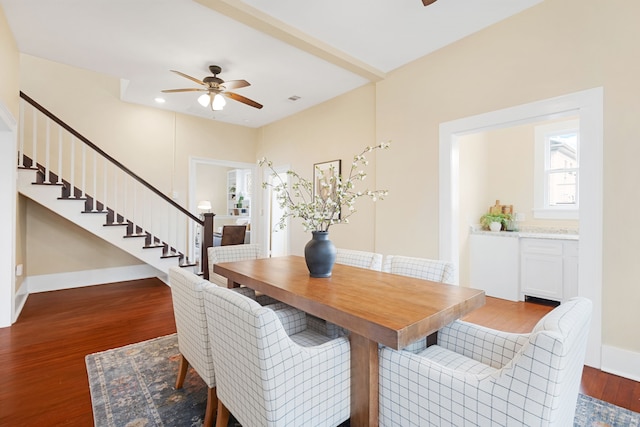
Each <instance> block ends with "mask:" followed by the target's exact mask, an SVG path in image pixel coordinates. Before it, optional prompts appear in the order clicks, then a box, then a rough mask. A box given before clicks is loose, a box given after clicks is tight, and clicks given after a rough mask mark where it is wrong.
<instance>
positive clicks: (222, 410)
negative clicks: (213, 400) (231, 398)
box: [216, 399, 229, 426]
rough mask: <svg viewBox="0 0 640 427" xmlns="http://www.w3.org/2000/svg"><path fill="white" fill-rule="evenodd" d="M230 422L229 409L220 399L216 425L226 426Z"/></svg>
mask: <svg viewBox="0 0 640 427" xmlns="http://www.w3.org/2000/svg"><path fill="white" fill-rule="evenodd" d="M227 424H229V410H228V409H227V407H226V406H224V403H222V400H220V399H218V417H217V419H216V426H226V425H227Z"/></svg>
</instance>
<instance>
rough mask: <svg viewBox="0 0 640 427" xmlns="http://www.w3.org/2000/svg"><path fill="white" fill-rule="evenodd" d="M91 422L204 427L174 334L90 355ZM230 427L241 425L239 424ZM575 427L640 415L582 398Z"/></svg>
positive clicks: (631, 423)
mask: <svg viewBox="0 0 640 427" xmlns="http://www.w3.org/2000/svg"><path fill="white" fill-rule="evenodd" d="M86 363H87V372H88V375H89V387H90V389H91V403H92V406H93V419H94V423H95V425H96V426H97V427H107V426H108V427H154V426H172V427H174V426H175V427H178V426H185V427H187V426H188V427H191V426H192V427H200V426H201V425H202V418H203V415H204V409H205V406H206V399H207V390H206V385H205V383H204V382H203V381H202V380H201V379H200V377H199V376H198V374H196V373H195V372H194V371H193V369H191V368H190V369H189V372H188V373H187V378H186V379H185V382H184V386H183V388H182V389H181V390H176V389H175V388H174V385H175V380H176V374H177V372H178V364H179V360H178V341H177V339H176V335H175V334H173V335H167V336H165V337H160V338H155V339H152V340H149V341H143V342H140V343H136V344H131V345H128V346H125V347H121V348H116V349H113V350H107V351H103V352H101V353H95V354H90V355H88V356H87V357H86ZM229 426H239V424H237V422H236V421H235V420H233V419H232V420H231V421H230V422H229ZM574 426H576V427H640V414H639V413H636V412H631V411H629V410H626V409H623V408H620V407H618V406H615V405H611V404H609V403H606V402H603V401H601V400H598V399H594V398H592V397H589V396H584V395H582V394H581V395H580V396H579V398H578V407H577V409H576V417H575V424H574Z"/></svg>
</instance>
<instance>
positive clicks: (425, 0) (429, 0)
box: [422, 0, 436, 6]
mask: <svg viewBox="0 0 640 427" xmlns="http://www.w3.org/2000/svg"><path fill="white" fill-rule="evenodd" d="M435 2H436V0H422V4H423V5H425V6H429V5H430V4H432V3H435Z"/></svg>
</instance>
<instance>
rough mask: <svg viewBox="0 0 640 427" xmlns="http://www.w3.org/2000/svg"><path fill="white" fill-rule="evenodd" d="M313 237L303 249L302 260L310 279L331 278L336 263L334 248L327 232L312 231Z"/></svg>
mask: <svg viewBox="0 0 640 427" xmlns="http://www.w3.org/2000/svg"><path fill="white" fill-rule="evenodd" d="M311 234H312V235H313V237H312V238H311V240H309V242H307V244H306V245H305V247H304V259H305V261H306V262H307V268H308V269H309V275H310V276H311V277H331V270H333V264H334V263H335V262H336V247H335V245H334V244H333V242H332V241H331V240H329V232H328V231H312V232H311Z"/></svg>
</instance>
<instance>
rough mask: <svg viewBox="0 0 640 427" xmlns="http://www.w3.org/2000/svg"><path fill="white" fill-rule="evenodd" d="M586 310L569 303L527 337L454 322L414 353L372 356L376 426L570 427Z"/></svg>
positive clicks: (579, 302)
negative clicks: (376, 362) (376, 372)
mask: <svg viewBox="0 0 640 427" xmlns="http://www.w3.org/2000/svg"><path fill="white" fill-rule="evenodd" d="M591 311H592V304H591V301H589V300H588V299H585V298H573V299H570V300H568V301H567V302H565V303H563V304H561V305H560V306H558V307H556V308H555V309H554V310H552V311H551V312H550V313H548V314H547V315H546V316H545V317H543V318H542V319H541V320H540V321H539V322H538V324H537V325H536V326H535V328H534V329H533V331H532V332H531V333H529V334H514V333H506V332H501V331H496V330H493V329H488V328H483V327H480V326H477V325H473V324H470V323H466V322H463V321H455V322H453V323H452V324H450V325H448V326H446V327H445V328H443V329H442V330H440V331H439V332H438V344H437V345H433V346H430V347H428V348H426V349H424V350H423V351H420V352H418V353H412V352H409V351H396V350H393V349H390V348H383V349H381V351H380V425H381V426H489V425H490V426H559V427H560V426H561V427H564V426H572V425H573V419H574V415H575V409H576V402H577V398H578V391H579V387H580V379H581V375H582V368H583V363H584V358H585V352H586V344H587V336H588V331H589V324H590V319H591Z"/></svg>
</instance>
